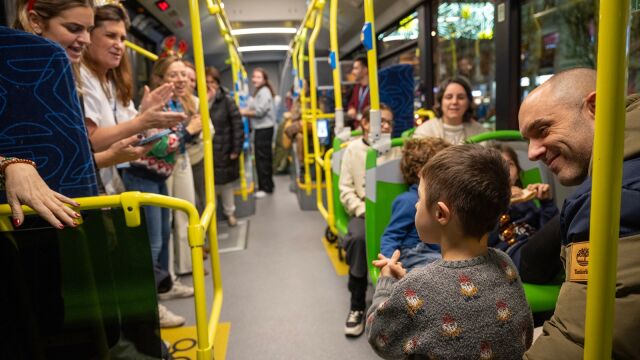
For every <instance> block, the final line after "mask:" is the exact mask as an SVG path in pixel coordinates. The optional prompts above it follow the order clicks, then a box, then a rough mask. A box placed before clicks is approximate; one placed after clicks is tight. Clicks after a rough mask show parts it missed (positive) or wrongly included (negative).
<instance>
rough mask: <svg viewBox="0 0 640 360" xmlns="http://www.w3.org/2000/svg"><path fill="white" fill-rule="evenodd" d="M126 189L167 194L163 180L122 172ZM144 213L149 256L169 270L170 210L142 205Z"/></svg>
mask: <svg viewBox="0 0 640 360" xmlns="http://www.w3.org/2000/svg"><path fill="white" fill-rule="evenodd" d="M122 181H123V182H124V186H125V187H126V188H127V191H140V192H147V193H152V194H160V195H167V194H168V190H167V183H166V182H165V181H160V182H157V181H154V180H151V179H145V178H142V177H139V176H137V175H133V174H131V173H129V172H127V171H125V172H124V177H123V179H122ZM142 208H143V209H144V215H145V218H146V221H147V232H148V234H149V243H150V244H151V256H152V257H153V262H154V264H158V265H160V268H161V269H162V270H165V271H169V236H170V233H171V223H170V222H169V219H170V212H171V210H170V209H168V208H160V207H157V206H143V207H142Z"/></svg>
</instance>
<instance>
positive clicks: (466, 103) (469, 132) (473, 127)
mask: <svg viewBox="0 0 640 360" xmlns="http://www.w3.org/2000/svg"><path fill="white" fill-rule="evenodd" d="M436 100H437V104H438V105H437V106H436V107H435V111H436V115H437V116H438V117H437V118H435V119H433V120H429V121H427V122H425V123H424V124H422V125H420V126H418V128H417V129H416V131H415V133H414V134H413V136H414V137H439V138H442V139H444V140H446V141H447V142H449V143H451V144H453V145H458V144H464V141H465V140H466V139H467V138H469V137H471V136H473V135H477V134H480V133H483V132H485V131H487V130H486V129H485V128H484V127H482V125H480V123H478V122H477V121H475V120H473V119H472V117H473V106H472V104H473V97H472V96H471V87H470V86H469V84H468V83H467V82H466V81H465V80H463V79H461V78H453V79H449V80H446V81H444V82H443V83H442V86H441V88H440V91H439V92H438V95H437V98H436Z"/></svg>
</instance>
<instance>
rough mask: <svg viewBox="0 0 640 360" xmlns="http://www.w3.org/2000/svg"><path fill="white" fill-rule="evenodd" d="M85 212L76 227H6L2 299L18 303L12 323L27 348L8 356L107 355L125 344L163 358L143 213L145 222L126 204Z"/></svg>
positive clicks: (0, 245)
mask: <svg viewBox="0 0 640 360" xmlns="http://www.w3.org/2000/svg"><path fill="white" fill-rule="evenodd" d="M82 213H83V218H84V222H83V224H82V225H80V226H78V227H77V228H75V229H71V228H66V229H64V230H57V229H52V228H50V227H46V226H45V227H38V228H32V229H23V230H16V231H13V232H3V233H0V263H2V264H3V265H2V266H3V267H4V270H5V272H4V273H5V275H8V276H9V277H10V279H9V282H8V286H7V288H6V291H3V294H2V295H0V299H3V300H2V301H0V303H6V305H12V304H13V305H14V307H12V309H14V310H13V312H12V314H11V316H10V317H9V324H10V325H8V326H9V327H11V328H12V329H13V333H12V335H11V336H12V337H13V340H15V341H16V344H17V345H18V346H15V347H14V350H15V351H16V352H21V353H16V354H12V355H16V356H12V355H10V356H9V357H8V358H22V357H24V358H39V357H40V355H42V356H43V358H60V357H65V356H64V355H63V354H67V355H68V354H70V353H72V354H74V356H76V357H77V358H87V359H88V358H108V357H109V356H110V354H109V349H110V348H114V347H116V345H117V344H123V343H124V342H128V343H130V344H132V345H133V346H135V348H136V349H137V351H139V352H141V353H144V354H146V355H149V356H153V357H158V358H159V357H160V355H161V354H160V339H159V337H157V336H154V334H157V333H158V332H157V331H159V324H158V315H157V300H156V286H155V280H154V274H153V265H152V261H151V251H150V247H149V241H148V237H147V231H146V226H145V224H144V216H143V214H141V217H142V221H143V223H142V225H141V226H139V227H137V228H128V227H127V226H126V224H125V220H124V215H123V211H122V210H121V209H114V210H91V211H83V212H82ZM34 221H36V222H37V221H39V219H38V220H34ZM25 227H28V223H25ZM5 308H6V307H5ZM10 351H12V350H10ZM5 356H6V353H5Z"/></svg>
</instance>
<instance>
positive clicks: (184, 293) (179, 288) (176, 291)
mask: <svg viewBox="0 0 640 360" xmlns="http://www.w3.org/2000/svg"><path fill="white" fill-rule="evenodd" d="M190 296H193V288H192V287H191V286H187V285H183V284H182V283H181V282H180V281H179V280H174V281H173V286H172V287H171V290H169V291H167V292H165V293H161V294H158V299H160V300H171V299H179V298H186V297H190Z"/></svg>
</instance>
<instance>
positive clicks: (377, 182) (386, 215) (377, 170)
mask: <svg viewBox="0 0 640 360" xmlns="http://www.w3.org/2000/svg"><path fill="white" fill-rule="evenodd" d="M403 141H404V139H403V138H397V139H393V140H392V141H391V144H392V146H393V147H400V146H402V144H403ZM400 161H401V159H400V158H396V159H391V160H388V161H385V162H382V163H381V162H379V159H378V153H377V151H376V150H375V149H369V152H368V153H367V172H366V175H365V176H366V180H365V181H366V183H365V184H366V185H365V186H366V199H365V206H366V213H365V214H366V215H365V226H366V241H367V264H368V267H369V276H370V277H371V282H372V283H373V284H374V286H375V284H376V282H377V281H378V276H379V270H378V269H377V268H376V267H374V266H373V264H372V263H371V262H372V261H373V260H376V259H377V258H378V253H379V252H380V239H381V237H382V234H383V233H384V229H385V228H386V227H387V225H388V224H389V219H390V218H391V204H392V203H393V200H394V199H395V198H396V197H397V196H398V195H400V194H402V193H403V192H405V191H407V189H408V186H407V184H406V183H405V182H404V178H403V177H402V173H401V171H400Z"/></svg>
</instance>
